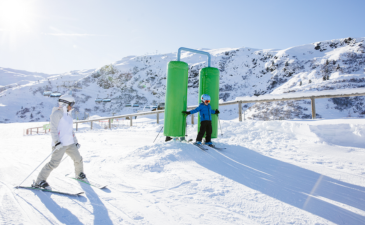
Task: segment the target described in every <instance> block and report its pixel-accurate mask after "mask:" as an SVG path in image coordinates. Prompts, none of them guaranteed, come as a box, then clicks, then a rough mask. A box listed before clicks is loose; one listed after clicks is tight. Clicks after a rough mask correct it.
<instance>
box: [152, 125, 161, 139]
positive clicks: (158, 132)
mask: <svg viewBox="0 0 365 225" xmlns="http://www.w3.org/2000/svg"><path fill="white" fill-rule="evenodd" d="M162 129H163V127H161V130H160V132H158V134H157V136H156V138H155V140H154V141H153V143H155V141H156V139H157V137H158V135H160V133H161V131H162Z"/></svg>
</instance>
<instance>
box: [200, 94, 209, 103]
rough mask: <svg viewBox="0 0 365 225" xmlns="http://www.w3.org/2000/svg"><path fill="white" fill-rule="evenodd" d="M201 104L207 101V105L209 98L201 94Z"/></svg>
mask: <svg viewBox="0 0 365 225" xmlns="http://www.w3.org/2000/svg"><path fill="white" fill-rule="evenodd" d="M201 100H202V102H206V101H208V103H209V102H210V96H209V95H207V94H203V95H202V97H201Z"/></svg>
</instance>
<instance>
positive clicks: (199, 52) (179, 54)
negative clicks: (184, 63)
mask: <svg viewBox="0 0 365 225" xmlns="http://www.w3.org/2000/svg"><path fill="white" fill-rule="evenodd" d="M183 50H184V51H188V52H194V53H198V54H203V55H206V56H208V67H210V58H211V57H210V54H209V53H208V52H203V51H199V50H195V49H191V48H184V47H181V48H179V50H178V51H177V61H180V56H181V51H183Z"/></svg>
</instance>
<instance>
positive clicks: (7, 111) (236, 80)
mask: <svg viewBox="0 0 365 225" xmlns="http://www.w3.org/2000/svg"><path fill="white" fill-rule="evenodd" d="M364 40H365V38H345V39H338V40H331V41H325V42H317V43H312V44H307V45H303V46H297V47H292V48H288V49H284V50H258V49H252V48H247V47H243V48H226V49H214V50H209V49H202V50H205V51H208V52H209V53H210V54H211V55H212V66H213V67H217V68H218V69H219V70H220V76H221V80H220V99H222V100H224V101H229V100H234V99H235V98H236V97H240V96H254V95H256V96H258V95H262V94H270V93H275V94H282V93H289V92H305V91H316V90H317V91H321V90H336V89H343V88H359V87H365V70H364V69H365V47H364ZM186 47H189V46H186ZM172 60H176V53H169V54H157V55H144V56H128V57H125V58H123V59H121V60H120V61H117V62H115V63H113V64H111V65H106V66H104V67H102V68H100V69H96V70H89V71H84V72H77V73H76V74H78V75H80V76H76V77H73V76H72V73H68V74H64V75H62V77H63V78H62V79H61V78H60V77H61V75H57V76H54V77H53V79H50V80H49V81H48V80H47V79H43V80H40V83H37V82H33V83H29V84H27V85H23V86H20V87H14V88H10V89H7V90H6V91H2V92H1V93H0V122H27V121H45V120H47V118H48V116H49V114H50V112H51V107H52V105H55V104H56V99H50V98H48V97H44V96H42V93H43V91H44V90H48V89H51V90H52V91H56V90H57V86H58V85H62V82H64V81H68V80H76V78H77V86H78V87H82V89H81V90H75V91H74V92H73V95H74V96H75V98H76V99H77V103H78V104H77V108H76V111H79V112H80V114H79V115H80V117H85V115H99V116H110V115H112V113H115V114H125V113H131V112H133V109H131V108H126V107H125V106H126V104H133V103H134V104H139V105H156V104H157V103H159V102H164V99H165V90H166V67H167V63H168V62H169V61H172ZM182 60H183V61H185V62H187V63H188V64H189V66H190V70H189V83H188V85H189V90H188V95H189V96H188V105H196V104H197V103H198V101H197V99H198V96H197V94H198V84H199V80H198V79H199V76H198V75H199V74H198V73H199V70H200V69H201V68H203V67H205V66H206V65H207V64H206V60H207V59H206V56H202V55H198V54H195V53H189V52H183V54H182ZM59 91H61V92H63V93H65V92H66V91H67V90H66V89H62V88H61V89H60V90H59ZM97 97H99V98H111V99H112V101H111V102H110V103H95V99H96V98H97ZM363 102H364V97H354V98H338V99H320V100H317V101H316V108H317V118H341V117H362V116H363V115H365V105H364V104H363ZM309 104H310V102H309V101H305V100H303V101H295V102H276V103H261V104H255V105H253V104H247V105H244V106H243V109H244V110H245V111H246V110H247V111H246V116H247V118H256V119H260V120H268V119H279V118H280V119H293V118H310V117H311V113H310V110H308V109H309V108H310V105H309ZM135 111H136V110H135ZM221 111H222V112H224V113H223V114H222V115H224V116H225V117H226V118H227V119H233V118H236V117H237V107H236V106H227V107H223V108H222V110H221Z"/></svg>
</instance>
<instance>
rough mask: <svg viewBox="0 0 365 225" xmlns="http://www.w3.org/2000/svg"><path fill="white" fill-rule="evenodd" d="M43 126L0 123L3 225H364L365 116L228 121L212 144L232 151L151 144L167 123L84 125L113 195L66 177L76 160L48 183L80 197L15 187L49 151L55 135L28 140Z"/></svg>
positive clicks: (96, 169) (91, 171)
mask: <svg viewBox="0 0 365 225" xmlns="http://www.w3.org/2000/svg"><path fill="white" fill-rule="evenodd" d="M188 121H190V119H188ZM126 124H128V123H126ZM39 125H42V123H9V124H0V137H1V140H0V142H1V148H0V153H1V156H2V157H0V201H1V203H0V224H103V225H104V224H365V141H364V136H365V120H364V119H335V120H292V121H268V122H264V121H245V122H242V123H239V122H237V119H236V120H222V121H221V125H222V131H223V135H221V130H220V131H219V138H218V139H214V141H216V144H217V146H220V147H226V148H227V149H226V150H222V151H217V150H214V149H210V150H208V151H207V152H203V151H202V150H200V149H198V148H196V147H195V146H193V145H191V144H188V143H180V142H173V141H172V142H167V143H165V142H164V137H163V136H161V134H160V136H159V137H158V138H157V140H156V142H155V143H152V142H153V140H154V139H155V137H156V135H157V134H158V132H159V131H160V129H161V127H162V125H161V124H160V125H157V124H155V120H154V119H151V118H138V119H137V120H135V121H134V125H136V126H133V127H129V126H128V125H125V126H123V125H120V126H119V127H117V128H113V129H112V130H108V129H103V125H101V126H100V125H98V124H94V129H93V130H90V126H89V124H84V125H82V126H81V129H79V131H77V132H76V134H77V137H78V140H79V142H80V144H81V149H80V151H81V154H82V156H83V158H84V167H85V173H86V175H87V176H88V178H89V179H91V180H95V181H98V182H101V183H105V184H108V188H107V189H95V188H91V187H90V186H87V185H84V184H80V183H78V182H76V181H74V180H72V179H68V178H65V174H69V173H73V164H72V162H71V160H70V159H69V158H67V159H65V161H63V162H62V163H61V165H60V166H59V167H58V168H57V169H56V170H54V171H53V173H52V174H51V176H50V178H49V179H48V182H49V183H50V185H51V186H53V188H55V189H58V190H69V191H76V190H77V191H84V192H85V194H84V195H82V196H79V197H72V196H71V197H70V196H64V195H59V194H52V193H44V192H39V191H30V190H24V189H15V188H14V186H16V185H19V183H20V182H21V181H22V180H23V179H24V178H25V177H26V176H27V175H28V174H29V173H30V172H31V171H32V170H33V169H34V168H35V167H36V166H37V165H38V164H39V163H40V162H41V161H42V160H43V159H44V158H45V157H46V156H47V155H49V154H50V153H51V148H50V145H51V137H50V136H49V135H33V136H22V129H23V128H29V127H36V126H39ZM196 129H197V127H196V125H191V124H189V125H188V129H187V134H188V138H193V139H195V137H196V134H197V132H196ZM39 170H40V168H39V169H38V170H37V171H36V173H35V174H33V175H32V176H31V177H30V178H29V179H28V180H26V181H25V183H24V184H30V183H31V182H32V179H35V178H36V176H37V173H38V172H39Z"/></svg>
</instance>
